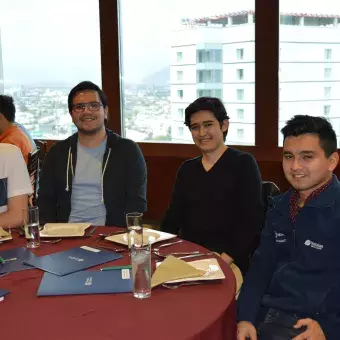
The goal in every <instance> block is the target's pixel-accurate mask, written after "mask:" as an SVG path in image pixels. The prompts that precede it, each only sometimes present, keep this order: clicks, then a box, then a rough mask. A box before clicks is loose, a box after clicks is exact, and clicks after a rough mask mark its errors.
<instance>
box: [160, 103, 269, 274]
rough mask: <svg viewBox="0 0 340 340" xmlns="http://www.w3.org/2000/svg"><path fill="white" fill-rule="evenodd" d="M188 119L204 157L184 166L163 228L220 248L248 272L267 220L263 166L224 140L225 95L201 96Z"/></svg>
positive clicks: (226, 122) (189, 110)
mask: <svg viewBox="0 0 340 340" xmlns="http://www.w3.org/2000/svg"><path fill="white" fill-rule="evenodd" d="M185 124H186V125H187V126H188V127H189V129H190V131H191V134H192V137H193V140H194V142H195V144H196V145H197V146H198V147H199V149H200V150H201V152H202V156H200V157H197V158H193V159H190V160H187V161H185V162H184V163H183V164H182V165H181V166H180V168H179V170H178V172H177V177H176V181H175V185H174V189H173V194H172V198H171V202H170V204H169V207H168V210H167V212H166V214H165V217H164V219H163V221H162V224H161V230H163V231H166V232H170V233H175V234H179V235H180V236H181V237H182V238H184V239H186V240H189V241H191V242H194V243H197V244H200V245H202V246H204V247H206V248H208V249H210V250H213V251H215V252H218V253H220V254H221V257H222V259H224V260H225V261H226V262H227V263H228V264H231V263H233V262H235V264H236V265H237V266H238V267H239V268H240V270H241V271H242V273H243V274H245V273H246V271H247V269H248V267H249V259H250V254H251V252H252V251H253V250H254V249H255V248H256V247H257V244H256V243H257V241H258V239H259V234H260V231H261V228H262V225H263V202H262V183H261V175H260V172H259V169H258V166H257V164H256V161H255V159H254V157H253V156H252V155H250V154H248V153H246V152H242V151H238V150H235V149H232V148H229V147H227V146H226V145H225V144H224V142H225V138H226V135H227V132H228V127H229V117H228V115H227V112H226V109H225V107H224V105H223V104H222V102H221V101H220V100H219V99H217V98H210V97H201V98H198V99H197V100H196V101H194V102H193V103H192V104H190V105H189V106H188V107H187V108H186V110H185Z"/></svg>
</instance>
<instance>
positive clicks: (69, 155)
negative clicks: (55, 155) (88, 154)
mask: <svg viewBox="0 0 340 340" xmlns="http://www.w3.org/2000/svg"><path fill="white" fill-rule="evenodd" d="M71 156H72V154H71V147H70V148H69V149H68V158H67V167H66V188H65V190H66V191H69V190H70V187H69V185H68V169H69V167H70V162H71V164H72V160H71ZM72 174H73V167H72Z"/></svg>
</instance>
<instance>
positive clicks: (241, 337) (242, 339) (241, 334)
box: [237, 321, 257, 340]
mask: <svg viewBox="0 0 340 340" xmlns="http://www.w3.org/2000/svg"><path fill="white" fill-rule="evenodd" d="M247 339H249V340H257V335H256V329H255V327H254V325H253V324H252V323H250V322H249V321H241V322H239V323H238V324H237V340H247Z"/></svg>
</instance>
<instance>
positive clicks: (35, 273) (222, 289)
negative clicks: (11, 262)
mask: <svg viewBox="0 0 340 340" xmlns="http://www.w3.org/2000/svg"><path fill="white" fill-rule="evenodd" d="M113 230H114V229H113V228H109V227H101V228H99V229H97V231H96V232H95V234H94V235H93V236H92V237H91V238H74V239H63V240H62V241H61V242H59V243H57V244H42V245H41V246H40V248H38V249H35V250H33V252H34V253H35V254H36V255H38V256H41V255H46V254H51V253H55V252H57V251H62V250H66V249H69V248H72V247H77V246H82V245H91V244H92V245H95V240H96V234H98V233H100V232H110V231H113ZM108 243H109V242H107V241H100V244H108ZM24 244H25V239H23V238H19V237H16V236H15V239H14V240H13V241H8V242H6V243H3V244H2V245H0V251H2V250H6V249H10V248H13V247H19V246H23V245H24ZM97 244H98V243H97ZM111 244H112V243H110V245H111ZM165 249H166V248H165ZM169 250H170V249H169ZM191 250H201V251H204V248H202V247H200V246H197V245H195V244H193V243H190V242H183V243H180V244H176V245H173V246H171V251H191ZM196 259H198V258H193V259H188V260H191V261H193V260H196ZM128 263H129V258H128V255H127V253H126V252H124V259H121V260H117V261H114V262H109V263H107V264H105V266H112V265H124V264H128ZM219 263H220V266H221V268H222V269H223V272H224V273H225V275H226V279H225V280H223V281H222V282H221V283H215V284H212V283H211V284H204V285H198V286H187V287H180V288H178V289H176V290H168V289H166V288H163V287H158V288H155V289H154V290H152V296H151V298H149V299H145V300H138V299H135V298H134V297H133V295H132V294H131V293H129V294H107V295H104V294H103V295H79V296H55V297H37V296H36V292H37V290H38V287H39V284H40V281H41V277H42V274H43V272H42V271H40V270H37V269H33V270H25V271H22V272H17V273H11V274H9V275H6V276H4V277H0V288H1V289H7V290H10V291H11V293H10V294H8V295H6V297H5V300H4V301H3V302H0V323H1V327H0V328H1V330H0V338H1V339H3V340H16V339H35V340H40V339H44V340H45V339H46V340H47V339H48V340H54V339H58V340H61V339H63V340H68V339H70V340H71V339H72V340H76V339H77V340H78V339H81V340H94V339H100V340H104V339H119V340H120V339H122V340H129V339H148V340H153V339H157V340H158V339H159V340H189V339H190V340H222V339H226V340H235V339H236V306H235V300H234V292H235V279H234V276H233V273H232V271H231V270H230V268H229V266H228V265H227V264H226V263H224V262H223V261H222V260H220V259H219ZM100 267H102V266H100ZM98 268H99V266H98ZM92 269H93V268H92Z"/></svg>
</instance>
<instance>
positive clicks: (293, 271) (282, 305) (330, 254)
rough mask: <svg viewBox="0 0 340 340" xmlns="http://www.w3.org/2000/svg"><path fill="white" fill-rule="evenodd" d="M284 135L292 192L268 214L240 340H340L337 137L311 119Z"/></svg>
mask: <svg viewBox="0 0 340 340" xmlns="http://www.w3.org/2000/svg"><path fill="white" fill-rule="evenodd" d="M281 132H282V133H283V139H284V140H283V160H282V165H283V171H284V173H285V176H286V178H287V180H288V181H289V183H290V184H291V185H292V188H291V189H290V190H289V191H288V192H286V193H285V194H283V195H281V196H276V197H274V198H273V202H272V207H271V209H270V210H269V212H268V214H267V222H266V226H265V229H264V230H263V233H262V236H261V243H260V247H259V248H258V250H257V251H256V253H255V255H254V257H253V261H252V264H251V267H250V270H249V273H248V275H247V277H246V278H245V281H244V284H243V287H242V290H241V294H240V296H239V299H238V321H239V323H238V340H246V339H247V340H286V339H294V340H305V339H309V340H325V339H327V340H339V339H340V304H339V301H340V264H339V261H338V259H339V258H340V247H339V242H340V182H339V181H338V179H337V177H336V176H335V175H333V171H334V169H335V168H336V166H337V164H338V161H339V155H338V153H337V138H336V134H335V131H334V130H333V128H332V126H331V124H330V123H329V122H328V121H327V120H326V119H324V118H321V117H311V116H306V115H298V116H295V117H293V118H292V119H291V120H289V121H288V122H287V125H286V126H285V127H284V128H283V129H282V130H281Z"/></svg>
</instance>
